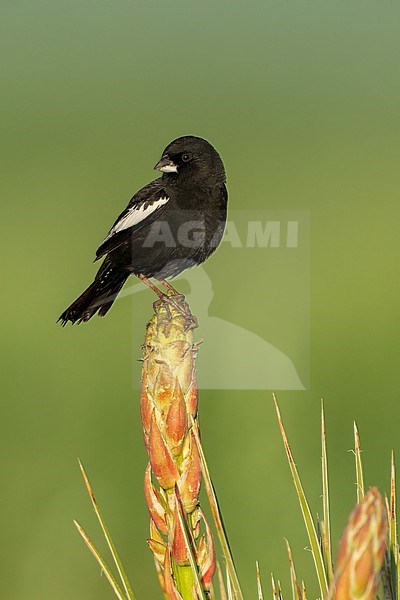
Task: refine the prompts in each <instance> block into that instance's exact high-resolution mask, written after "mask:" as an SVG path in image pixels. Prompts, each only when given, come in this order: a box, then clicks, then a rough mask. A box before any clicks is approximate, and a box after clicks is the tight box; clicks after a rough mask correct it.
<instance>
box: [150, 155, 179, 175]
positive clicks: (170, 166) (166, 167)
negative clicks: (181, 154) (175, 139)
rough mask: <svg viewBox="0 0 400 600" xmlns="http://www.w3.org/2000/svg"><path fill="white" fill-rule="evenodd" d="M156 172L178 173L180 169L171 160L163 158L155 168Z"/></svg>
mask: <svg viewBox="0 0 400 600" xmlns="http://www.w3.org/2000/svg"><path fill="white" fill-rule="evenodd" d="M154 170H155V171H161V172H162V173H177V171H178V167H177V166H176V164H175V163H174V162H173V161H172V160H171V159H170V158H167V157H166V156H162V157H161V158H160V160H159V161H158V163H157V164H156V165H155V166H154Z"/></svg>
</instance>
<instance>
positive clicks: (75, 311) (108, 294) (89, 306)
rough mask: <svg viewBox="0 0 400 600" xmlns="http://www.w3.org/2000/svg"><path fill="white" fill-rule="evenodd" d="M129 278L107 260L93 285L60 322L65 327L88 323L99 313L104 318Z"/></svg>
mask: <svg viewBox="0 0 400 600" xmlns="http://www.w3.org/2000/svg"><path fill="white" fill-rule="evenodd" d="M128 276H129V273H127V272H125V271H118V270H117V269H116V268H115V267H113V266H112V265H111V264H110V263H109V262H108V261H107V259H106V260H105V261H104V263H103V264H102V265H101V267H100V269H99V271H98V273H97V275H96V278H95V280H94V281H93V283H91V284H90V285H89V287H88V288H87V289H86V290H85V291H84V292H83V294H81V295H80V296H79V298H77V299H76V300H75V302H73V303H72V304H71V306H69V307H68V308H67V310H65V311H64V312H63V314H62V315H61V316H60V318H59V319H58V321H61V323H62V325H63V326H64V325H66V323H68V321H71V323H76V322H78V323H81V322H82V321H88V320H89V319H90V318H91V317H93V315H95V314H96V313H97V312H98V313H99V316H100V317H104V315H105V314H106V313H107V312H108V311H109V310H110V308H111V305H112V303H113V302H114V300H115V298H116V297H117V295H118V293H119V292H120V290H121V288H122V286H123V285H124V283H125V281H126V280H127V278H128Z"/></svg>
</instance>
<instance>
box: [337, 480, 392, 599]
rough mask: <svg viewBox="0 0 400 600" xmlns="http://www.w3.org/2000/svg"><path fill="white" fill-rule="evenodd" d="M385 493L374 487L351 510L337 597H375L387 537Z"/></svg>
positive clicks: (341, 547)
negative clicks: (382, 493) (383, 494)
mask: <svg viewBox="0 0 400 600" xmlns="http://www.w3.org/2000/svg"><path fill="white" fill-rule="evenodd" d="M387 530H388V522H387V514H386V510H385V505H384V502H383V500H382V497H381V495H380V493H379V492H378V490H377V489H376V488H372V489H371V490H370V491H369V492H368V493H367V494H366V495H365V496H364V498H363V499H362V500H361V502H360V503H359V504H357V505H356V507H355V508H354V510H353V512H352V513H351V515H350V517H349V520H348V522H347V525H346V529H345V531H344V534H343V537H342V541H341V543H340V548H339V555H338V562H337V569H336V571H337V576H336V581H335V587H336V589H335V590H332V593H331V597H332V598H333V599H334V600H373V598H374V597H375V595H376V591H377V589H378V585H379V578H380V573H381V569H382V564H383V559H384V556H385V550H386V539H387Z"/></svg>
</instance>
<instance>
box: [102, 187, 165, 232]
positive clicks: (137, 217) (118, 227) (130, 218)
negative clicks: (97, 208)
mask: <svg viewBox="0 0 400 600" xmlns="http://www.w3.org/2000/svg"><path fill="white" fill-rule="evenodd" d="M168 200H169V198H167V197H166V196H165V197H164V198H159V199H158V200H155V201H154V202H153V203H152V204H148V205H147V206H146V203H143V204H142V205H141V206H132V207H131V208H130V209H129V210H128V212H127V213H126V215H125V216H123V217H122V218H121V219H120V220H119V221H118V222H117V223H115V225H114V227H113V228H112V229H111V231H110V233H109V234H108V236H107V237H106V239H105V240H104V241H106V240H109V239H110V237H111V236H113V235H114V234H115V233H118V231H122V230H123V229H128V227H133V226H134V225H138V224H139V223H141V222H142V221H144V220H145V219H147V217H149V216H150V215H151V214H152V213H153V212H154V211H155V210H157V208H160V206H163V205H164V204H166V203H167V202H168ZM145 206H146V208H145Z"/></svg>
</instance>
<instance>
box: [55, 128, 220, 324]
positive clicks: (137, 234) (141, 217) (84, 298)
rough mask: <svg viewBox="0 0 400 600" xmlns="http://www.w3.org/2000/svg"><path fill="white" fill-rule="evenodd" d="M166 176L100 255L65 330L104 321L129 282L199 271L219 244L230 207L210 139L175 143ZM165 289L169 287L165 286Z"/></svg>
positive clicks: (128, 213)
mask: <svg viewBox="0 0 400 600" xmlns="http://www.w3.org/2000/svg"><path fill="white" fill-rule="evenodd" d="M154 169H155V170H156V171H161V172H162V176H161V177H159V178H158V179H155V180H154V181H152V182H151V183H149V184H148V185H146V186H145V187H143V188H142V189H141V190H139V191H138V192H137V193H136V194H135V195H134V196H133V198H132V199H131V201H130V202H129V204H128V206H127V207H126V209H125V210H124V211H123V212H122V213H121V214H120V215H119V217H118V219H117V220H116V221H115V223H114V225H113V226H112V227H111V229H110V231H109V233H108V235H107V237H106V238H105V240H104V241H103V243H102V244H101V245H100V247H99V248H98V250H97V252H96V259H95V260H98V259H100V258H102V257H103V256H104V257H105V258H104V261H103V263H102V265H101V267H100V269H99V270H98V272H97V274H96V277H95V279H94V281H93V283H92V284H91V285H90V286H89V287H88V288H87V289H86V290H85V291H84V292H83V294H81V296H79V298H78V299H77V300H75V302H74V303H73V304H71V306H70V307H69V308H67V310H65V311H64V312H63V314H62V315H61V316H60V318H59V321H61V323H62V324H63V325H65V324H66V323H67V322H68V321H71V323H75V322H77V321H78V322H81V321H88V320H89V319H90V318H91V317H92V316H93V315H94V314H96V313H97V312H98V314H99V315H100V316H104V315H105V314H106V313H107V312H108V311H109V310H110V308H111V305H112V303H113V302H114V300H115V298H116V297H117V295H118V293H119V292H120V290H121V288H122V286H123V285H124V283H125V281H126V279H127V278H128V277H129V275H131V274H133V275H137V276H138V277H140V278H141V279H142V280H143V281H144V282H145V283H147V284H148V285H150V286H151V283H150V282H149V281H148V279H147V278H149V277H154V278H155V279H157V280H159V281H161V282H164V280H165V279H166V278H170V277H174V276H176V275H178V274H179V273H181V272H182V271H183V270H184V269H187V268H189V267H193V266H195V265H199V264H200V263H202V262H203V261H205V260H206V258H208V257H209V256H210V254H211V253H212V252H214V250H215V249H216V248H217V246H218V245H219V243H220V242H221V239H222V236H223V232H224V228H225V223H226V211H227V202H228V192H227V189H226V186H225V181H226V177H225V169H224V164H223V162H222V160H221V157H220V156H219V154H218V152H217V151H216V150H215V148H213V146H211V144H209V143H208V142H207V141H206V140H204V139H202V138H200V137H195V136H192V135H188V136H184V137H180V138H178V139H176V140H174V141H173V142H171V143H170V144H169V145H168V146H167V147H166V148H165V150H164V152H163V154H162V156H161V158H160V160H159V161H158V163H157V164H156V165H155V167H154ZM164 283H165V285H166V286H167V287H168V284H166V282H164Z"/></svg>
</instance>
